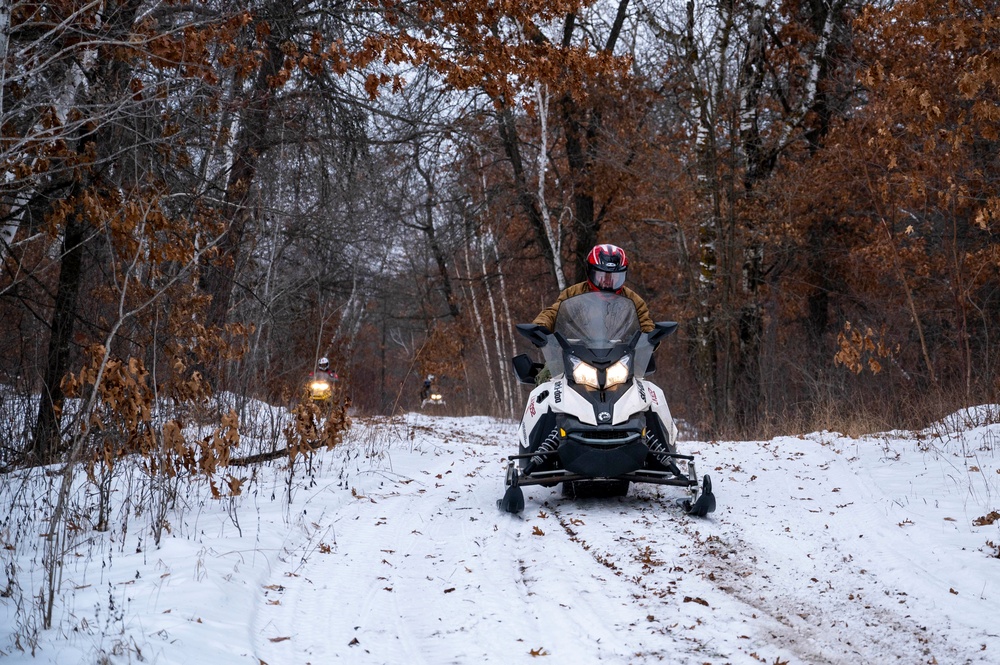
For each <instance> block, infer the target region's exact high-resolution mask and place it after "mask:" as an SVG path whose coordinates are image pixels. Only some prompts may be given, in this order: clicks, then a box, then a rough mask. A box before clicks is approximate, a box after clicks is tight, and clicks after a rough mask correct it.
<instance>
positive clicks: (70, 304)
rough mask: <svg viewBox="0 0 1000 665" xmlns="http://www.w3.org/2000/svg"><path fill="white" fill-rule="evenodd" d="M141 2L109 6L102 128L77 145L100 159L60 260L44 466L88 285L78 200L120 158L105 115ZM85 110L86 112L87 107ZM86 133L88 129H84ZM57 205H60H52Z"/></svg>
mask: <svg viewBox="0 0 1000 665" xmlns="http://www.w3.org/2000/svg"><path fill="white" fill-rule="evenodd" d="M139 4H140V0H127V1H126V2H123V3H121V4H115V3H113V2H109V3H108V5H107V7H106V8H105V12H104V17H105V20H106V23H105V26H106V32H105V34H104V36H103V37H104V40H105V42H104V43H103V44H101V45H100V46H99V47H98V52H97V59H96V63H97V64H96V65H95V67H94V69H93V70H92V71H91V72H90V76H89V82H90V86H91V91H90V94H89V97H90V99H89V100H86V101H89V102H90V107H91V108H93V109H94V111H93V112H92V113H93V114H94V115H92V116H91V117H92V119H93V124H94V125H96V126H97V127H98V130H97V131H96V132H93V133H84V134H83V135H82V136H80V138H79V139H78V141H77V146H76V152H77V154H78V155H80V156H83V155H87V154H90V153H91V152H93V153H94V154H95V155H96V157H95V158H94V161H93V162H92V163H91V165H90V166H89V168H88V169H85V170H83V171H82V173H81V175H79V176H78V178H79V179H78V180H77V182H76V184H75V185H74V186H73V189H72V195H71V197H70V198H71V200H73V201H74V203H75V205H76V209H75V210H74V212H73V214H72V215H70V216H69V217H68V219H67V220H66V228H65V229H64V231H63V241H62V258H61V259H60V269H59V282H58V285H57V287H56V296H55V302H54V306H53V312H52V324H51V325H50V330H51V335H50V337H49V349H48V354H47V356H46V366H45V376H44V379H43V385H42V395H41V400H40V402H39V406H38V417H37V418H36V420H35V427H34V430H33V436H32V441H31V453H32V456H33V457H34V459H35V460H36V461H37V462H39V463H48V462H52V461H54V460H55V457H56V453H57V452H58V450H59V419H60V415H61V412H62V403H63V391H62V381H63V378H64V377H65V376H66V373H67V372H68V371H69V360H70V344H71V343H72V340H73V328H74V323H75V320H76V317H77V300H78V298H79V293H80V286H81V283H82V281H83V244H84V242H85V240H86V236H87V230H88V228H89V227H90V225H91V220H88V219H86V218H85V217H84V210H83V205H82V204H81V203H80V202H79V199H80V198H81V197H82V196H83V195H84V194H85V193H86V192H87V190H88V189H91V188H93V187H94V186H95V185H96V184H97V183H98V182H100V179H101V178H102V176H103V174H104V172H105V171H107V170H108V169H109V167H110V160H111V159H113V158H112V157H111V155H113V154H115V152H116V149H117V146H116V145H115V143H116V141H117V135H116V134H117V131H118V127H117V123H116V122H114V121H113V118H112V117H111V115H113V114H115V113H120V112H121V110H120V109H117V108H115V109H114V110H109V111H108V113H109V115H108V116H104V117H101V116H100V115H98V114H100V113H101V111H102V110H103V109H108V108H109V107H113V106H114V104H115V102H117V101H118V100H119V99H120V97H121V95H122V92H123V91H125V90H127V89H128V81H129V79H130V78H131V75H132V68H131V67H130V66H129V65H128V63H126V62H125V61H123V60H121V59H120V58H116V57H114V54H113V49H114V48H115V47H112V46H110V44H114V43H121V42H124V41H127V36H128V34H129V33H130V32H131V29H132V24H133V23H134V22H135V16H136V12H137V10H138V8H139ZM84 108H87V107H86V106H85V107H84ZM83 127H84V130H83V131H85V132H86V131H87V125H83ZM54 203H58V201H53V204H54Z"/></svg>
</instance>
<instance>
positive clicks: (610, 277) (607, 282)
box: [590, 267, 626, 291]
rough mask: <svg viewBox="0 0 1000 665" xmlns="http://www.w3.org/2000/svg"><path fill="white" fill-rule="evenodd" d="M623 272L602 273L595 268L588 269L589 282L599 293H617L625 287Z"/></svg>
mask: <svg viewBox="0 0 1000 665" xmlns="http://www.w3.org/2000/svg"><path fill="white" fill-rule="evenodd" d="M625 272H626V271H624V270H622V271H621V272H604V271H603V270H597V269H596V268H593V267H592V268H591V269H590V281H591V283H592V284H593V285H594V286H596V287H597V288H599V289H600V290H601V291H617V290H618V289H620V288H622V286H624V285H625Z"/></svg>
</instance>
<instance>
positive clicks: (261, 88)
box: [202, 1, 290, 327]
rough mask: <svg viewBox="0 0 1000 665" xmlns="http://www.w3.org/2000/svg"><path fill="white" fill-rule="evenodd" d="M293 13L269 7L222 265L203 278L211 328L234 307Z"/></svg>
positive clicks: (240, 143) (238, 152)
mask: <svg viewBox="0 0 1000 665" xmlns="http://www.w3.org/2000/svg"><path fill="white" fill-rule="evenodd" d="M287 12H288V9H286V8H285V5H284V3H283V2H280V1H279V2H275V3H274V4H272V5H270V6H269V7H268V10H267V11H266V13H265V18H268V19H270V20H269V21H268V23H269V25H270V28H271V30H272V31H273V32H272V34H271V35H270V36H269V37H268V39H267V54H266V57H265V58H264V60H263V61H262V62H261V63H260V68H259V69H258V70H257V77H256V79H255V80H254V85H253V89H252V90H251V91H250V93H249V100H248V101H247V106H246V108H245V109H244V110H243V113H242V114H241V115H240V122H239V132H238V135H237V138H236V148H235V152H234V154H233V163H232V167H231V169H230V171H229V178H228V181H227V184H226V197H225V210H226V215H227V216H228V224H227V229H226V231H225V233H224V234H223V235H222V237H221V238H220V240H219V256H218V257H217V259H216V264H215V265H214V266H213V267H211V268H209V269H208V270H207V272H206V273H205V275H204V276H203V278H202V286H203V288H204V289H205V291H206V292H207V293H208V294H209V295H210V296H212V303H211V305H210V306H209V309H208V323H209V325H214V326H218V327H221V326H222V325H224V324H225V323H226V322H227V320H228V318H229V306H230V300H231V298H232V293H233V285H234V283H235V278H236V271H237V269H238V264H239V260H240V253H241V251H242V248H243V241H244V235H245V233H246V229H247V225H248V223H249V222H250V219H251V216H252V214H251V206H250V200H251V193H252V191H253V181H254V179H255V177H256V175H257V166H258V163H259V161H260V157H261V155H262V154H263V153H264V150H265V149H266V148H267V127H268V123H269V122H270V121H271V115H272V113H271V112H272V109H273V102H274V91H273V89H272V82H273V80H274V77H276V76H277V75H278V73H279V72H280V71H281V69H282V67H284V64H285V53H284V51H283V50H282V38H281V34H282V30H280V29H278V28H279V27H281V24H283V23H287V22H288V21H289V20H290V19H289V17H288V14H287Z"/></svg>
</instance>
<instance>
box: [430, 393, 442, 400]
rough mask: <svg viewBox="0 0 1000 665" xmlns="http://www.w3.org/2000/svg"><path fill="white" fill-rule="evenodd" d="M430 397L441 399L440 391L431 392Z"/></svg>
mask: <svg viewBox="0 0 1000 665" xmlns="http://www.w3.org/2000/svg"><path fill="white" fill-rule="evenodd" d="M431 399H435V400H437V399H441V393H431Z"/></svg>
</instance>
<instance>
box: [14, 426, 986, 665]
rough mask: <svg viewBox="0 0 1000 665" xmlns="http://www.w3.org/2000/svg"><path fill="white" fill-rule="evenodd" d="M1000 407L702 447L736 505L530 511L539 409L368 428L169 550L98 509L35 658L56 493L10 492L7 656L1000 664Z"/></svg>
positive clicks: (221, 512) (639, 502)
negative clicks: (37, 496) (520, 502)
mask: <svg viewBox="0 0 1000 665" xmlns="http://www.w3.org/2000/svg"><path fill="white" fill-rule="evenodd" d="M996 415H997V409H996V408H995V407H994V408H992V409H980V410H979V411H970V412H966V413H963V414H956V415H955V416H954V417H953V418H951V419H949V421H946V422H943V423H941V424H939V425H938V426H936V427H935V428H932V429H930V430H927V431H924V432H919V433H909V432H892V433H887V434H883V435H878V436H871V437H866V438H860V439H852V438H847V437H844V436H841V435H838V434H835V433H829V432H823V433H814V434H810V435H808V436H796V437H782V438H778V439H774V440H772V441H761V442H754V441H743V442H701V441H689V442H683V441H682V442H681V451H682V452H687V453H693V454H696V455H697V456H698V459H699V470H700V471H701V472H702V473H705V472H707V473H710V474H711V475H712V477H713V481H714V486H715V493H716V496H717V498H718V503H719V509H718V511H717V512H715V513H713V514H712V515H710V516H709V517H708V518H706V519H700V520H699V519H693V518H690V517H687V516H685V515H683V514H682V513H681V512H680V510H679V509H678V508H677V506H676V505H675V499H676V498H678V497H679V496H681V495H682V493H681V491H680V490H678V489H676V488H657V487H654V486H648V485H642V486H636V485H633V486H632V488H631V490H630V492H629V495H628V496H627V497H625V498H614V499H586V500H571V499H564V498H563V497H562V496H561V493H560V491H559V488H552V489H545V488H526V492H525V494H526V499H527V505H526V508H525V511H524V513H523V514H522V515H520V516H511V515H507V514H502V513H500V512H499V511H498V510H497V508H496V500H497V499H498V498H499V497H500V496H501V494H502V490H503V469H504V458H505V456H506V455H508V454H511V453H513V452H515V450H514V447H515V445H514V443H513V441H514V425H513V424H511V423H507V422H498V421H495V420H491V419H487V418H445V417H432V416H425V415H415V414H410V415H408V416H406V417H405V418H399V419H396V420H393V421H388V420H373V421H364V422H360V423H357V424H356V425H355V427H354V428H353V429H352V430H351V432H350V434H349V436H348V438H347V440H346V441H345V442H344V443H343V444H342V445H341V446H340V447H338V448H336V449H334V450H332V451H326V452H321V453H319V454H318V455H317V457H316V458H315V460H314V461H313V465H312V468H311V469H305V468H303V467H301V466H300V467H299V470H298V472H297V473H296V474H295V475H294V476H293V479H292V482H291V483H289V475H288V472H287V470H286V469H285V468H284V465H283V464H280V463H274V464H272V465H269V466H265V467H263V468H261V469H260V470H259V471H258V472H257V473H256V474H255V477H254V478H252V479H249V480H248V481H247V483H246V485H245V486H244V488H245V491H244V493H243V495H242V496H240V497H238V498H235V499H225V500H212V499H210V498H208V497H209V493H208V491H207V490H206V491H205V492H204V493H203V494H204V496H194V495H184V496H181V497H180V498H179V501H178V503H177V505H176V506H175V507H174V508H172V512H171V513H169V515H168V521H169V522H170V525H169V528H168V530H166V531H165V532H164V535H163V538H162V541H161V544H160V546H159V547H156V546H154V544H153V542H152V540H151V537H150V534H149V529H148V521H147V520H145V519H144V518H143V517H142V516H135V515H133V516H132V517H131V518H130V523H129V527H128V529H127V532H124V533H123V531H124V530H123V529H122V528H121V525H120V524H119V526H118V527H117V528H115V529H112V530H111V531H109V532H103V533H99V532H93V531H90V530H89V526H88V525H86V524H83V523H81V524H80V525H79V526H80V529H81V532H80V534H79V537H78V541H79V545H78V546H77V549H76V552H75V553H72V554H69V555H68V556H66V557H65V564H64V568H63V571H62V579H61V582H60V584H61V587H60V588H61V591H62V594H61V596H60V598H59V600H58V602H57V603H56V605H55V608H54V615H53V618H54V623H55V627H54V628H53V629H51V630H47V631H42V632H41V633H40V639H39V641H38V644H37V647H36V648H35V649H34V656H32V654H31V645H30V644H28V643H26V637H25V636H27V635H30V634H32V632H33V631H32V630H31V628H32V626H36V625H37V622H38V621H39V619H38V618H37V612H35V613H31V612H29V613H28V614H27V615H24V614H22V615H21V616H22V619H23V618H24V617H25V616H27V620H28V621H27V624H25V623H20V624H19V623H15V612H14V606H15V604H16V603H17V602H20V603H21V604H22V606H25V605H30V602H31V599H30V597H29V596H30V595H36V596H37V595H38V593H39V591H40V589H41V585H42V579H43V578H42V575H41V573H40V570H39V567H38V565H39V564H38V561H39V557H40V555H39V554H38V552H39V548H37V547H35V548H32V547H30V546H27V547H26V546H25V544H24V543H18V546H17V547H15V546H14V543H13V542H11V541H10V540H9V539H11V538H12V537H13V535H12V534H13V532H14V531H15V530H16V529H15V528H14V526H15V525H17V524H22V523H23V522H24V520H23V519H22V520H20V521H19V520H18V518H16V515H18V514H20V513H23V512H24V511H26V510H33V509H34V508H35V506H33V505H29V502H26V501H23V500H18V499H17V498H16V497H22V499H23V497H25V496H27V495H28V493H26V492H12V491H6V492H4V493H3V497H4V501H5V502H6V505H2V506H0V510H2V511H3V513H4V514H5V515H9V516H10V517H7V518H5V519H6V520H7V521H6V522H3V524H6V526H5V527H4V530H3V531H0V539H3V540H4V542H3V543H0V545H2V546H3V549H0V561H2V563H3V565H4V567H5V569H6V570H7V572H8V577H10V576H11V575H13V576H14V577H16V580H17V582H18V584H16V585H12V584H10V583H8V584H7V590H6V591H5V592H4V593H3V594H2V597H0V603H2V604H0V659H2V660H5V661H6V662H11V663H14V662H40V663H97V662H107V663H138V662H143V663H185V664H192V663H217V664H223V663H241V664H242V663H250V664H253V665H259V664H260V663H267V664H270V665H277V664H284V663H296V664H302V663H312V664H313V665H318V664H321V663H335V662H343V663H352V664H354V663H359V664H366V663H371V664H386V663H406V664H412V663H427V664H428V665H430V664H434V665H437V664H441V663H529V662H530V663H534V662H537V661H536V658H542V659H543V660H541V661H540V662H543V663H571V664H573V665H578V664H580V663H595V662H600V663H602V664H608V665H611V664H615V663H623V664H624V663H628V664H635V663H660V662H671V663H698V664H700V663H712V664H716V665H721V664H723V663H733V664H738V663H747V664H755V665H756V664H759V663H767V664H769V665H773V664H776V663H777V664H780V663H789V664H790V665H797V664H801V663H809V664H814V663H819V664H822V663H830V664H832V663H837V664H847V663H850V664H852V665H853V664H858V663H902V664H906V665H911V664H914V663H938V664H940V665H945V664H951V663H998V662H1000V623H998V620H997V617H1000V558H998V556H1000V520H997V521H996V522H993V523H989V524H984V525H982V526H977V525H976V524H977V522H989V521H990V520H989V519H986V520H980V519H979V518H983V517H988V516H989V514H990V513H991V512H993V511H997V510H1000V460H998V448H1000V424H986V423H988V422H990V421H997V417H996ZM990 416H992V417H990ZM242 472H243V475H246V476H249V474H250V471H248V470H242ZM237 475H239V474H237ZM4 482H5V484H6V485H7V488H8V490H9V488H10V487H11V484H12V483H16V482H19V480H18V478H17V477H14V476H10V477H8V478H6V479H5V481H4ZM11 497H15V498H14V499H11ZM116 497H117V498H116V500H120V499H121V497H120V496H119V495H116ZM18 537H21V538H24V537H26V536H25V534H24V531H23V529H22V531H21V532H20V533H19V535H18ZM34 537H35V538H38V534H35V536H34ZM2 581H3V580H2V579H0V582H2ZM18 644H19V645H20V648H19V646H18ZM22 649H24V650H22Z"/></svg>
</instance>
